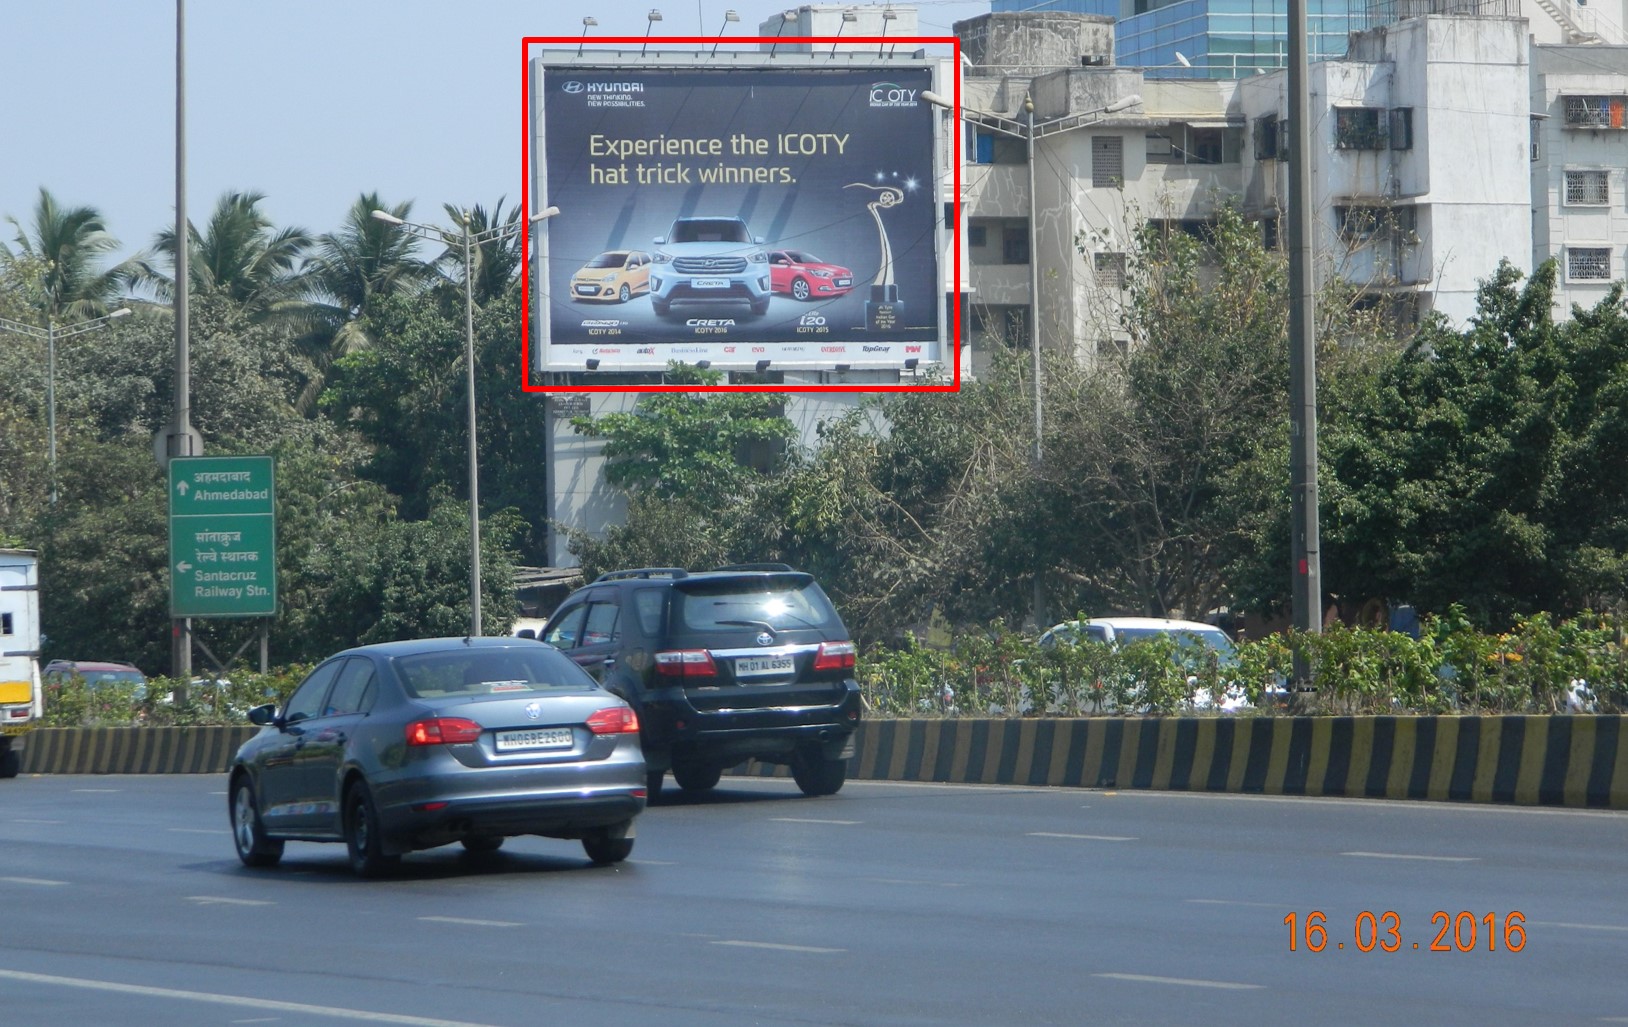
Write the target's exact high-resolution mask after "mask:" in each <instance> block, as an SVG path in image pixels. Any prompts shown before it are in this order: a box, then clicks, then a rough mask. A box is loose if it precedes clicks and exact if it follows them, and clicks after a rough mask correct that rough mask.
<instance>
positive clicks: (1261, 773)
mask: <svg viewBox="0 0 1628 1027" xmlns="http://www.w3.org/2000/svg"><path fill="white" fill-rule="evenodd" d="M255 731H256V729H255V728H253V727H248V726H242V727H238V726H231V727H151V728H135V727H103V728H40V729H38V730H36V731H34V732H32V733H31V734H29V735H28V736H27V738H26V742H25V745H24V749H23V772H24V773H29V774H144V773H146V774H210V773H221V772H223V771H225V770H226V768H227V765H228V764H229V763H230V761H231V758H232V754H233V753H234V752H235V751H236V750H237V747H238V746H239V745H240V744H242V742H243V740H244V739H246V738H248V737H249V736H251V735H252V734H254V732H255ZM1625 733H1628V718H1624V717H1623V716H1621V715H1599V716H1564V715H1562V716H1547V715H1522V716H1498V717H1372V716H1361V717H1163V718H1153V717H1147V718H1138V717H1092V718H1083V719H1040V718H1023V719H1004V718H1002V719H989V720H874V721H867V722H864V723H861V724H860V726H859V734H858V736H857V739H856V755H855V757H854V761H853V762H852V763H851V764H850V767H849V774H850V776H852V777H854V778H855V779H863V780H882V781H936V782H951V783H957V784H1013V785H1050V786H1061V787H1085V788H1147V789H1161V790H1171V791H1192V792H1242V793H1256V794H1265V795H1326V796H1348V797H1357V798H1362V797H1365V798H1376V799H1380V798H1383V799H1433V800H1441V801H1455V802H1496V803H1514V804H1517V805H1525V806H1573V807H1592V808H1609V809H1628V738H1625V737H1624V735H1625ZM736 772H737V773H739V774H744V775H748V776H760V777H768V776H776V777H783V776H787V775H788V773H789V772H788V770H787V768H785V767H781V766H774V765H767V764H758V763H748V764H745V765H743V766H742V767H740V768H737V771H736Z"/></svg>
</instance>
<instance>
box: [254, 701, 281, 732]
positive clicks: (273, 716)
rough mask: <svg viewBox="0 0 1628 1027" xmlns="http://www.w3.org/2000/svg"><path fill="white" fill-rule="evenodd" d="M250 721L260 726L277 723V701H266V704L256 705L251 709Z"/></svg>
mask: <svg viewBox="0 0 1628 1027" xmlns="http://www.w3.org/2000/svg"><path fill="white" fill-rule="evenodd" d="M249 723H251V724H254V725H257V726H259V727H266V726H267V725H270V724H276V723H277V705H276V704H275V703H266V704H265V705H264V706H256V707H255V708H254V709H252V710H250V711H249ZM279 726H280V725H279Z"/></svg>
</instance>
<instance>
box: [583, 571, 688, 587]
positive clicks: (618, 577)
mask: <svg viewBox="0 0 1628 1027" xmlns="http://www.w3.org/2000/svg"><path fill="white" fill-rule="evenodd" d="M689 576H690V572H689V571H687V570H685V569H684V568H682V567H635V568H633V569H631V570H625V571H606V572H605V573H604V574H601V575H600V576H599V577H597V578H595V579H594V583H595V584H598V583H599V582H601V581H626V580H628V579H629V578H687V577H689Z"/></svg>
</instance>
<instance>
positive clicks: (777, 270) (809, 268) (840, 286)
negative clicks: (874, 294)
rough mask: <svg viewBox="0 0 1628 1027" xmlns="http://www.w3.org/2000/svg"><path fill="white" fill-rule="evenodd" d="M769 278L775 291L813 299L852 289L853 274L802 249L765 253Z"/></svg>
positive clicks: (835, 294)
mask: <svg viewBox="0 0 1628 1027" xmlns="http://www.w3.org/2000/svg"><path fill="white" fill-rule="evenodd" d="M769 281H770V284H771V287H772V288H773V289H774V291H775V292H780V293H785V294H786V295H787V296H790V297H791V298H792V299H794V300H817V299H828V298H831V297H834V296H841V295H843V294H844V293H847V292H851V291H853V287H854V273H853V272H852V271H850V270H848V269H847V268H845V267H843V266H842V265H841V264H828V263H826V262H825V261H823V260H821V259H820V258H819V257H816V256H814V254H812V253H808V252H806V251H803V250H775V251H774V252H773V253H770V254H769Z"/></svg>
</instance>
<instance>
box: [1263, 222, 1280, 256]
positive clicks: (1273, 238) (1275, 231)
mask: <svg viewBox="0 0 1628 1027" xmlns="http://www.w3.org/2000/svg"><path fill="white" fill-rule="evenodd" d="M1281 241H1282V240H1281V227H1280V226H1279V224H1278V218H1277V215H1276V214H1273V215H1271V216H1270V217H1264V218H1261V248H1262V249H1266V250H1275V249H1277V248H1278V244H1279V243H1280V242H1281Z"/></svg>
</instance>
